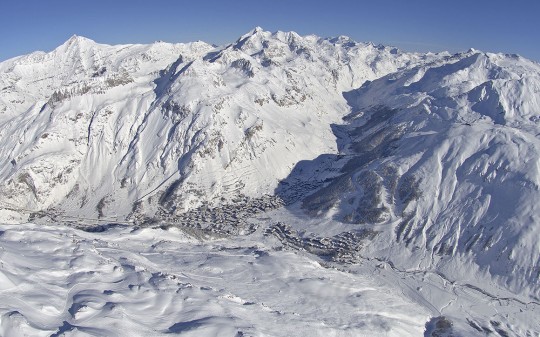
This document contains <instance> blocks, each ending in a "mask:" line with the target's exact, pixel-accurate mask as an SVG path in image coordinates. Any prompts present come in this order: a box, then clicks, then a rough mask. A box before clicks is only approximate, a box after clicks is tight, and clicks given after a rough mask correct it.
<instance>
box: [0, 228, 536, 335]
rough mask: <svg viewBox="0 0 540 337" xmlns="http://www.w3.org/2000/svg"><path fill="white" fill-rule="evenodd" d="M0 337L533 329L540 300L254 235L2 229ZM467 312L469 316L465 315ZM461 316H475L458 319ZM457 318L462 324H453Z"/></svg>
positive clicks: (517, 332) (519, 331) (465, 332)
mask: <svg viewBox="0 0 540 337" xmlns="http://www.w3.org/2000/svg"><path fill="white" fill-rule="evenodd" d="M0 231H1V232H0V233H1V235H0V243H1V245H0V247H1V248H0V261H1V270H0V271H1V272H0V335H2V336H5V337H10V336H17V337H19V336H162V335H163V336H164V335H171V334H180V335H182V336H400V337H403V336H422V335H423V334H424V332H426V333H429V332H430V331H437V330H436V329H435V327H431V325H430V322H431V321H432V319H433V318H437V317H442V316H444V317H446V319H448V320H452V321H453V322H454V323H453V325H452V327H451V329H449V330H448V329H447V330H444V329H440V330H439V333H441V334H439V336H442V335H444V334H442V333H448V334H453V335H454V336H471V335H479V336H480V335H483V332H482V333H479V331H478V330H477V329H475V328H473V327H472V325H471V324H473V325H476V326H477V328H478V329H482V328H484V329H489V330H491V331H499V333H506V334H507V335H508V336H525V335H531V336H533V335H535V334H537V333H538V331H539V319H538V310H539V306H538V305H537V304H536V305H533V304H528V305H526V304H524V303H518V302H515V300H513V299H511V298H505V299H498V298H492V297H490V296H488V295H486V294H484V293H482V292H481V291H480V290H479V289H474V288H470V287H467V286H465V285H461V284H457V283H448V282H447V281H446V280H445V279H443V278H442V277H441V276H439V275H437V274H431V273H423V274H417V273H406V272H398V271H396V270H393V269H392V268H391V267H390V266H389V265H387V264H385V263H381V262H378V261H370V260H365V261H363V263H361V264H356V265H354V266H350V267H347V266H340V267H337V268H336V266H330V265H327V264H325V263H324V262H323V261H321V260H319V259H317V258H314V257H313V256H312V255H310V254H306V253H304V252H301V251H294V250H288V249H282V248H283V247H282V246H281V245H280V243H279V242H277V241H276V240H275V239H273V238H272V237H263V236H262V235H261V234H260V233H259V232H256V233H254V234H252V235H250V236H238V237H235V238H233V239H211V240H205V241H199V240H197V239H194V238H192V237H190V236H188V235H186V234H185V233H184V232H183V231H182V230H178V229H176V228H171V229H169V230H162V229H159V228H144V229H135V230H134V229H133V227H131V226H120V227H116V228H112V229H110V230H108V231H105V232H102V233H87V232H84V231H81V230H76V229H73V228H72V227H65V226H62V225H50V226H49V225H34V224H22V225H1V226H0ZM464 312H465V315H464V314H463V313H464ZM463 316H466V317H467V319H468V320H469V321H470V322H472V323H467V322H468V321H465V320H464V319H463ZM455 317H459V318H460V320H456V319H455Z"/></svg>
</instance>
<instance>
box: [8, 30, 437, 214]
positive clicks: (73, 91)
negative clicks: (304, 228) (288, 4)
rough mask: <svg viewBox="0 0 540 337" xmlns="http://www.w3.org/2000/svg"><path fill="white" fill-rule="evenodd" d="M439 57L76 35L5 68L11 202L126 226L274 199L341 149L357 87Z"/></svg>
mask: <svg viewBox="0 0 540 337" xmlns="http://www.w3.org/2000/svg"><path fill="white" fill-rule="evenodd" d="M434 57H437V56H426V55H417V54H406V53H401V52H399V51H397V50H395V49H391V48H385V47H377V46H373V45H370V44H360V43H356V42H353V41H351V40H350V39H348V38H345V37H340V38H336V39H321V38H318V37H315V36H307V37H301V36H299V35H297V34H296V33H293V32H291V33H283V32H277V33H274V34H271V33H268V32H264V31H262V30H261V29H260V28H256V29H255V30H253V31H251V32H249V33H248V34H246V35H244V36H242V37H241V38H240V39H239V40H238V41H237V42H235V43H234V44H231V45H228V46H225V47H222V48H213V47H211V46H209V45H207V44H204V43H202V42H198V43H192V44H187V45H182V44H180V45H171V44H166V43H155V44H152V45H147V46H143V45H126V46H106V45H100V44H96V43H95V42H93V41H91V40H88V39H85V38H81V37H73V38H71V39H70V40H69V41H67V42H66V43H65V44H64V45H62V46H60V47H58V48H57V49H56V50H54V51H53V52H51V53H48V54H44V53H34V54H31V55H29V56H24V57H20V58H16V59H13V60H9V61H6V62H4V63H3V64H2V65H1V66H0V70H1V71H2V73H1V74H2V76H1V80H2V83H3V84H2V87H4V89H3V91H2V94H1V101H0V102H1V103H2V104H1V107H0V109H1V110H2V111H4V113H3V114H2V115H1V117H0V118H1V119H0V123H1V126H2V133H1V134H0V139H1V140H2V143H3V144H5V146H3V147H2V149H1V150H0V151H1V154H2V160H3V162H2V165H1V166H2V170H1V171H0V177H1V180H2V186H1V187H0V189H1V191H2V201H3V202H4V203H5V204H7V205H16V206H17V207H19V208H20V207H22V208H25V209H30V210H34V211H35V210H42V209H46V208H50V207H53V206H54V207H56V208H58V209H60V210H61V211H62V212H68V213H70V214H77V215H79V216H80V215H84V216H87V217H96V216H98V215H99V216H100V217H101V216H115V217H119V218H120V219H123V218H125V217H127V216H128V215H129V214H131V213H132V212H133V211H134V210H135V211H137V212H139V213H144V214H152V213H154V212H155V211H156V209H157V208H156V207H158V206H160V207H165V208H166V209H169V210H174V209H178V210H179V211H182V210H186V209H190V208H193V207H196V206H198V205H200V204H201V202H214V203H215V202H220V200H221V199H222V198H225V199H227V200H230V199H232V198H234V197H237V196H238V195H248V196H250V197H258V196H261V195H264V194H269V193H272V191H273V189H274V188H275V187H276V185H277V182H278V181H279V179H282V178H284V177H286V176H287V174H288V173H289V171H290V168H291V167H292V166H293V165H294V164H295V163H296V162H297V161H298V160H300V159H310V158H313V157H315V156H316V155H317V154H318V153H320V152H328V151H335V144H334V141H333V135H332V133H331V129H330V127H329V125H330V124H331V123H332V122H334V121H338V120H339V119H340V117H341V116H342V115H343V114H345V113H347V111H348V106H347V105H346V101H345V100H344V99H343V97H342V96H341V92H342V91H343V90H345V89H347V88H349V89H350V88H353V87H355V86H358V85H361V84H362V83H363V82H364V81H365V80H367V79H374V78H377V77H380V76H382V75H385V74H388V73H391V72H394V71H396V70H397V69H399V68H403V67H407V66H410V65H412V64H416V63H418V62H424V61H425V60H427V59H430V58H434ZM21 125H24V128H21Z"/></svg>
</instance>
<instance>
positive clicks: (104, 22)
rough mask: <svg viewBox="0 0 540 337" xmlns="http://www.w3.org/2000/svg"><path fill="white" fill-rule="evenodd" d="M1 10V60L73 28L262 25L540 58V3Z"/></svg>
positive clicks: (9, 5) (215, 38)
mask: <svg viewBox="0 0 540 337" xmlns="http://www.w3.org/2000/svg"><path fill="white" fill-rule="evenodd" d="M0 13H2V15H1V18H0V61H1V60H5V59H8V58H11V57H14V56H18V55H21V54H26V53H29V52H32V51H35V50H44V51H50V50H52V49H54V48H55V47H56V46H58V45H60V44H62V43H63V42H64V41H65V40H67V39H68V38H69V37H70V36H71V35H73V34H77V35H81V36H85V37H88V38H91V39H93V40H95V41H97V42H100V43H108V44H116V43H149V42H152V41H156V40H164V41H167V42H190V41H195V40H203V41H206V42H209V43H215V44H224V43H228V42H233V41H234V40H236V39H237V38H238V37H239V36H240V35H242V34H244V33H246V32H248V31H249V30H251V29H252V28H254V27H255V26H261V27H262V28H264V29H265V30H269V31H276V30H282V31H290V30H293V31H296V32H298V33H299V34H316V35H319V36H324V37H330V36H337V35H348V36H350V37H352V38H353V39H355V40H357V41H372V42H374V43H382V44H387V45H393V46H397V47H399V48H402V49H404V50H409V51H441V50H449V51H451V52H457V51H462V50H466V49H468V48H471V47H473V48H476V49H480V50H483V51H495V52H505V53H517V54H520V55H522V56H525V57H528V58H531V59H533V60H536V61H540V28H539V27H540V24H539V22H540V19H539V17H540V0H514V1H501V0H491V1H487V0H467V1H465V0H453V1H438V0H431V1H427V0H369V1H362V0H333V1H330V0H325V1H322V0H309V1H308V0H288V1H286V0H266V1H257V0H249V1H248V0H229V1H226V0H221V1H214V0H205V1H200V0H191V1H183V0H176V1H174V0H144V1H143V0H107V1H104V0H92V1H90V0H85V1H78V0H71V1H66V0H1V2H0Z"/></svg>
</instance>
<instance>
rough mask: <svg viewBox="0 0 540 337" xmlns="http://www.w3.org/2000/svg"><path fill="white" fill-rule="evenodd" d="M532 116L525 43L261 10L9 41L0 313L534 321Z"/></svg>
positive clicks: (111, 323)
mask: <svg viewBox="0 0 540 337" xmlns="http://www.w3.org/2000/svg"><path fill="white" fill-rule="evenodd" d="M539 136H540V65H539V64H537V63H535V62H532V61H529V60H527V59H524V58H522V57H520V56H517V55H507V54H493V53H483V52H480V51H476V50H469V51H468V52H464V53H459V54H455V55H450V54H448V53H441V54H417V53H405V52H402V51H400V50H397V49H395V48H390V47H384V46H375V45H373V44H370V43H358V42H354V41H352V40H350V39H349V38H347V37H338V38H331V39H330V38H319V37H317V36H299V35H298V34H296V33H294V32H276V33H270V32H266V31H264V30H262V29H260V28H256V29H254V30H253V31H251V32H249V33H247V34H246V35H244V36H242V37H240V38H239V39H238V40H237V41H236V42H234V43H232V44H230V45H226V46H221V47H215V46H211V45H208V44H206V43H204V42H195V43H189V44H168V43H163V42H156V43H154V44H151V45H119V46H108V45H102V44H98V43H96V42H94V41H91V40H89V39H86V38H83V37H78V36H73V37H72V38H70V39H69V40H68V41H67V42H66V43H64V44H63V45H62V46H60V47H58V48H57V49H55V50H54V51H52V52H50V53H43V52H36V53H33V54H30V55H26V56H21V57H17V58H14V59H11V60H8V61H5V62H2V63H0V144H1V146H0V223H5V225H1V229H0V230H1V232H0V242H1V243H2V244H1V245H0V249H1V250H0V262H1V263H2V265H1V268H0V297H1V298H2V300H1V301H0V303H1V305H0V317H1V318H0V329H1V330H0V335H2V336H4V335H5V336H21V335H28V336H37V335H43V336H60V335H62V334H65V335H70V336H71V335H73V336H75V335H76V336H79V335H80V336H87V335H94V336H104V335H106V336H115V335H118V336H124V335H126V336H128V335H129V336H133V335H137V334H139V335H141V336H151V335H162V334H169V333H181V334H186V335H196V336H202V335H210V336H212V335H219V336H221V335H227V336H229V335H230V336H234V335H236V336H293V335H321V336H331V335H336V336H358V335H366V336H367V335H369V336H377V335H381V336H419V335H422V334H424V336H476V335H478V336H483V335H485V334H495V335H500V336H538V335H540V327H539V324H540V323H539V319H538V317H540V315H538V305H539V303H540V282H539V276H540V267H539V266H540V244H539V240H538V238H540V225H539V223H540V219H539V216H540V209H539V206H538V202H537V201H538V200H540V194H539V185H540V141H539ZM269 195H275V196H277V197H279V198H280V199H282V200H284V201H285V205H284V206H283V207H278V208H277V209H273V210H268V209H266V210H264V211H263V210H262V209H261V210H260V211H259V210H257V212H258V214H259V213H262V214H259V215H257V218H256V219H255V218H254V216H255V214H253V215H251V216H250V215H249V214H248V215H247V216H246V215H245V214H244V213H243V212H246V209H247V210H254V209H255V208H253V207H252V206H249V205H250V204H249V203H248V204H242V203H238V200H259V201H258V202H259V203H258V204H257V203H255V205H263V204H264V203H265V202H266V201H264V200H267V199H264V198H267V196H269ZM257 198H259V199H257ZM261 198H263V199H261ZM260 200H263V201H260ZM239 205H242V206H239ZM246 205H247V206H246ZM273 205H274V206H275V205H276V204H273ZM274 206H273V207H274ZM257 207H258V206H257ZM216 210H219V212H217V211H216ZM231 210H232V211H231ZM188 211H191V213H185V212H188ZM193 212H194V213H193ZM212 212H217V213H219V214H221V215H222V214H226V215H227V217H229V218H227V219H228V220H227V221H228V222H227V221H225V224H223V221H222V220H219V221H218V220H217V219H218V218H219V217H217V218H216V217H214V216H211V217H210V218H211V220H208V218H207V216H208V214H212ZM217 213H216V214H217ZM185 214H188V215H187V216H186V215H185ZM194 214H195V215H194ZM197 214H199V215H197ZM44 215H45V217H43V216H44ZM165 215H166V216H165ZM221 215H220V216H221ZM185 219H188V220H187V221H188V223H187V224H186V222H185V221H186V220H185ZM231 219H232V220H231ZM246 219H249V221H248V220H246ZM34 220H35V221H34ZM74 221H75V222H79V225H81V223H83V222H86V223H87V224H90V223H93V222H99V223H101V224H103V223H108V222H119V223H126V224H127V223H129V224H130V225H129V226H112V227H111V229H109V230H107V231H105V232H103V233H88V232H84V231H81V230H78V229H75V228H74V227H73V226H72V225H73V223H74ZM209 221H210V222H209ZM245 221H248V222H250V223H253V224H255V225H256V226H255V227H256V228H257V230H256V231H255V232H253V233H252V232H250V231H249V230H247V228H248V227H246V226H245ZM28 222H30V223H28ZM32 222H35V223H36V224H33V223H32ZM132 222H135V223H137V224H139V225H140V224H141V223H142V226H135V227H130V226H131V223H132ZM37 223H39V224H37ZM149 224H153V225H156V224H163V225H167V226H166V227H167V228H168V229H167V230H165V229H160V227H152V226H153V225H149ZM276 224H280V226H282V224H286V225H287V226H289V227H286V226H285V227H283V226H282V227H279V228H280V229H279V230H278V231H275V230H274V231H273V232H271V234H268V233H269V229H271V228H274V229H275V228H277V227H275V225H276ZM170 226H172V227H170ZM205 226H206V227H205ZM227 226H229V227H227ZM78 227H80V226H78ZM163 228H165V227H163ZM223 228H225V232H224V231H223ZM227 228H228V229H227ZM283 228H289V229H290V231H288V229H287V230H283ZM227 230H228V232H227ZM198 231H203V232H204V233H213V235H214V236H212V235H210V236H203V237H204V239H203V240H201V238H202V237H201V236H200V235H198V234H194V233H199V232H198ZM280 231H283V232H280ZM216 233H217V234H216ZM224 233H225V234H224ZM263 233H266V234H263ZM340 235H341V236H340ZM336 238H338V239H336ZM343 238H345V239H343ZM332 240H334V241H332ZM340 240H341V241H340ZM313 242H315V243H313ZM310 245H311V246H310ZM313 245H314V246H313ZM317 245H319V246H317ZM314 247H315V248H314ZM321 247H322V248H321ZM299 331H301V333H300V332H299ZM304 332H305V333H304Z"/></svg>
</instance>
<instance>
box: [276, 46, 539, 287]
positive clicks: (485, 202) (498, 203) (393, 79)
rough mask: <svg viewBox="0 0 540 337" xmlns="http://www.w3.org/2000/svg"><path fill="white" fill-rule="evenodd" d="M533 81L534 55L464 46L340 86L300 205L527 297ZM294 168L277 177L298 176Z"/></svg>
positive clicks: (379, 248)
mask: <svg viewBox="0 0 540 337" xmlns="http://www.w3.org/2000/svg"><path fill="white" fill-rule="evenodd" d="M539 89H540V66H539V65H538V64H536V63H534V62H530V61H528V60H526V59H522V58H520V57H517V56H512V55H502V54H486V53H481V52H477V51H469V52H468V53H464V54H457V55H454V56H452V57H448V58H446V59H442V60H437V61H435V62H434V63H431V64H426V65H422V66H419V67H415V68H413V69H408V70H404V71H400V72H397V73H394V74H391V75H387V76H385V77H383V78H381V79H378V80H375V81H373V82H368V83H366V84H364V85H363V86H362V87H361V88H360V89H358V90H355V91H351V92H348V93H347V94H346V95H345V96H346V97H347V98H348V100H349V102H350V104H351V106H352V107H353V112H352V113H351V114H350V115H348V116H346V118H345V124H343V123H342V125H340V126H336V127H335V129H336V136H337V137H339V142H340V143H341V146H340V147H341V149H340V152H339V154H338V155H337V156H335V158H333V161H334V163H333V165H334V167H335V168H336V167H337V168H339V170H338V172H339V173H338V174H336V173H335V170H334V172H332V173H330V174H329V172H328V170H327V171H326V172H323V173H322V174H320V175H319V176H318V178H317V179H315V180H316V181H319V182H320V183H319V185H323V186H321V189H319V190H318V191H316V192H314V193H312V192H310V193H311V194H310V193H305V194H309V195H307V196H306V197H305V198H303V199H302V208H303V209H304V210H305V212H307V213H308V214H311V215H313V216H316V217H317V216H318V217H323V218H324V217H330V218H332V219H335V220H338V221H342V222H345V223H350V224H358V225H360V226H367V227H371V228H376V229H377V230H380V231H381V232H382V233H383V235H382V236H381V240H380V242H379V244H378V245H376V244H374V245H372V246H371V248H370V249H372V250H373V251H376V253H375V254H376V256H387V257H388V258H390V259H391V260H392V261H393V262H394V263H398V264H399V265H400V266H402V267H404V268H407V269H411V268H418V269H420V270H430V269H436V270H440V271H444V273H445V274H447V275H448V276H451V275H452V276H451V278H454V279H462V280H466V279H472V280H474V278H475V277H476V276H471V275H477V274H475V273H473V272H472V270H474V269H479V270H478V273H479V274H486V273H487V274H488V275H491V276H493V277H495V278H499V279H501V281H502V282H504V283H506V284H507V286H510V287H511V288H512V289H514V290H523V291H524V293H530V294H531V295H532V296H533V298H534V297H537V296H538V293H539V290H540V284H539V283H538V275H539V272H540V270H539V269H538V265H539V264H540V245H539V244H538V240H537V238H538V237H539V235H540V227H539V226H538V223H539V220H540V219H539V214H540V209H539V206H538V203H537V202H536V201H537V200H538V199H539V198H540V192H539V186H540V165H539V163H540V141H539V139H538V136H539V135H540V125H539V120H540V115H539V113H540V104H539V103H540V96H539V94H538V93H539V92H540V91H539ZM311 164H312V163H309V164H304V165H305V166H306V167H311V166H312V165H311ZM315 166H317V165H315ZM295 171H298V169H296V170H295ZM295 171H293V174H292V175H291V177H289V178H288V180H286V181H285V182H286V183H288V184H289V185H293V186H299V185H301V184H302V181H303V179H304V178H303V176H302V175H301V174H295V173H294V172H295ZM328 181H330V182H328ZM315 185H316V184H315ZM293 189H294V188H293ZM286 191H287V189H286V188H283V192H282V193H283V194H284V195H286V194H287V193H286ZM278 192H279V190H278ZM389 239H390V241H389ZM388 242H394V243H390V244H389V243H388ZM449 257H451V258H450V259H449ZM458 261H459V262H458Z"/></svg>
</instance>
